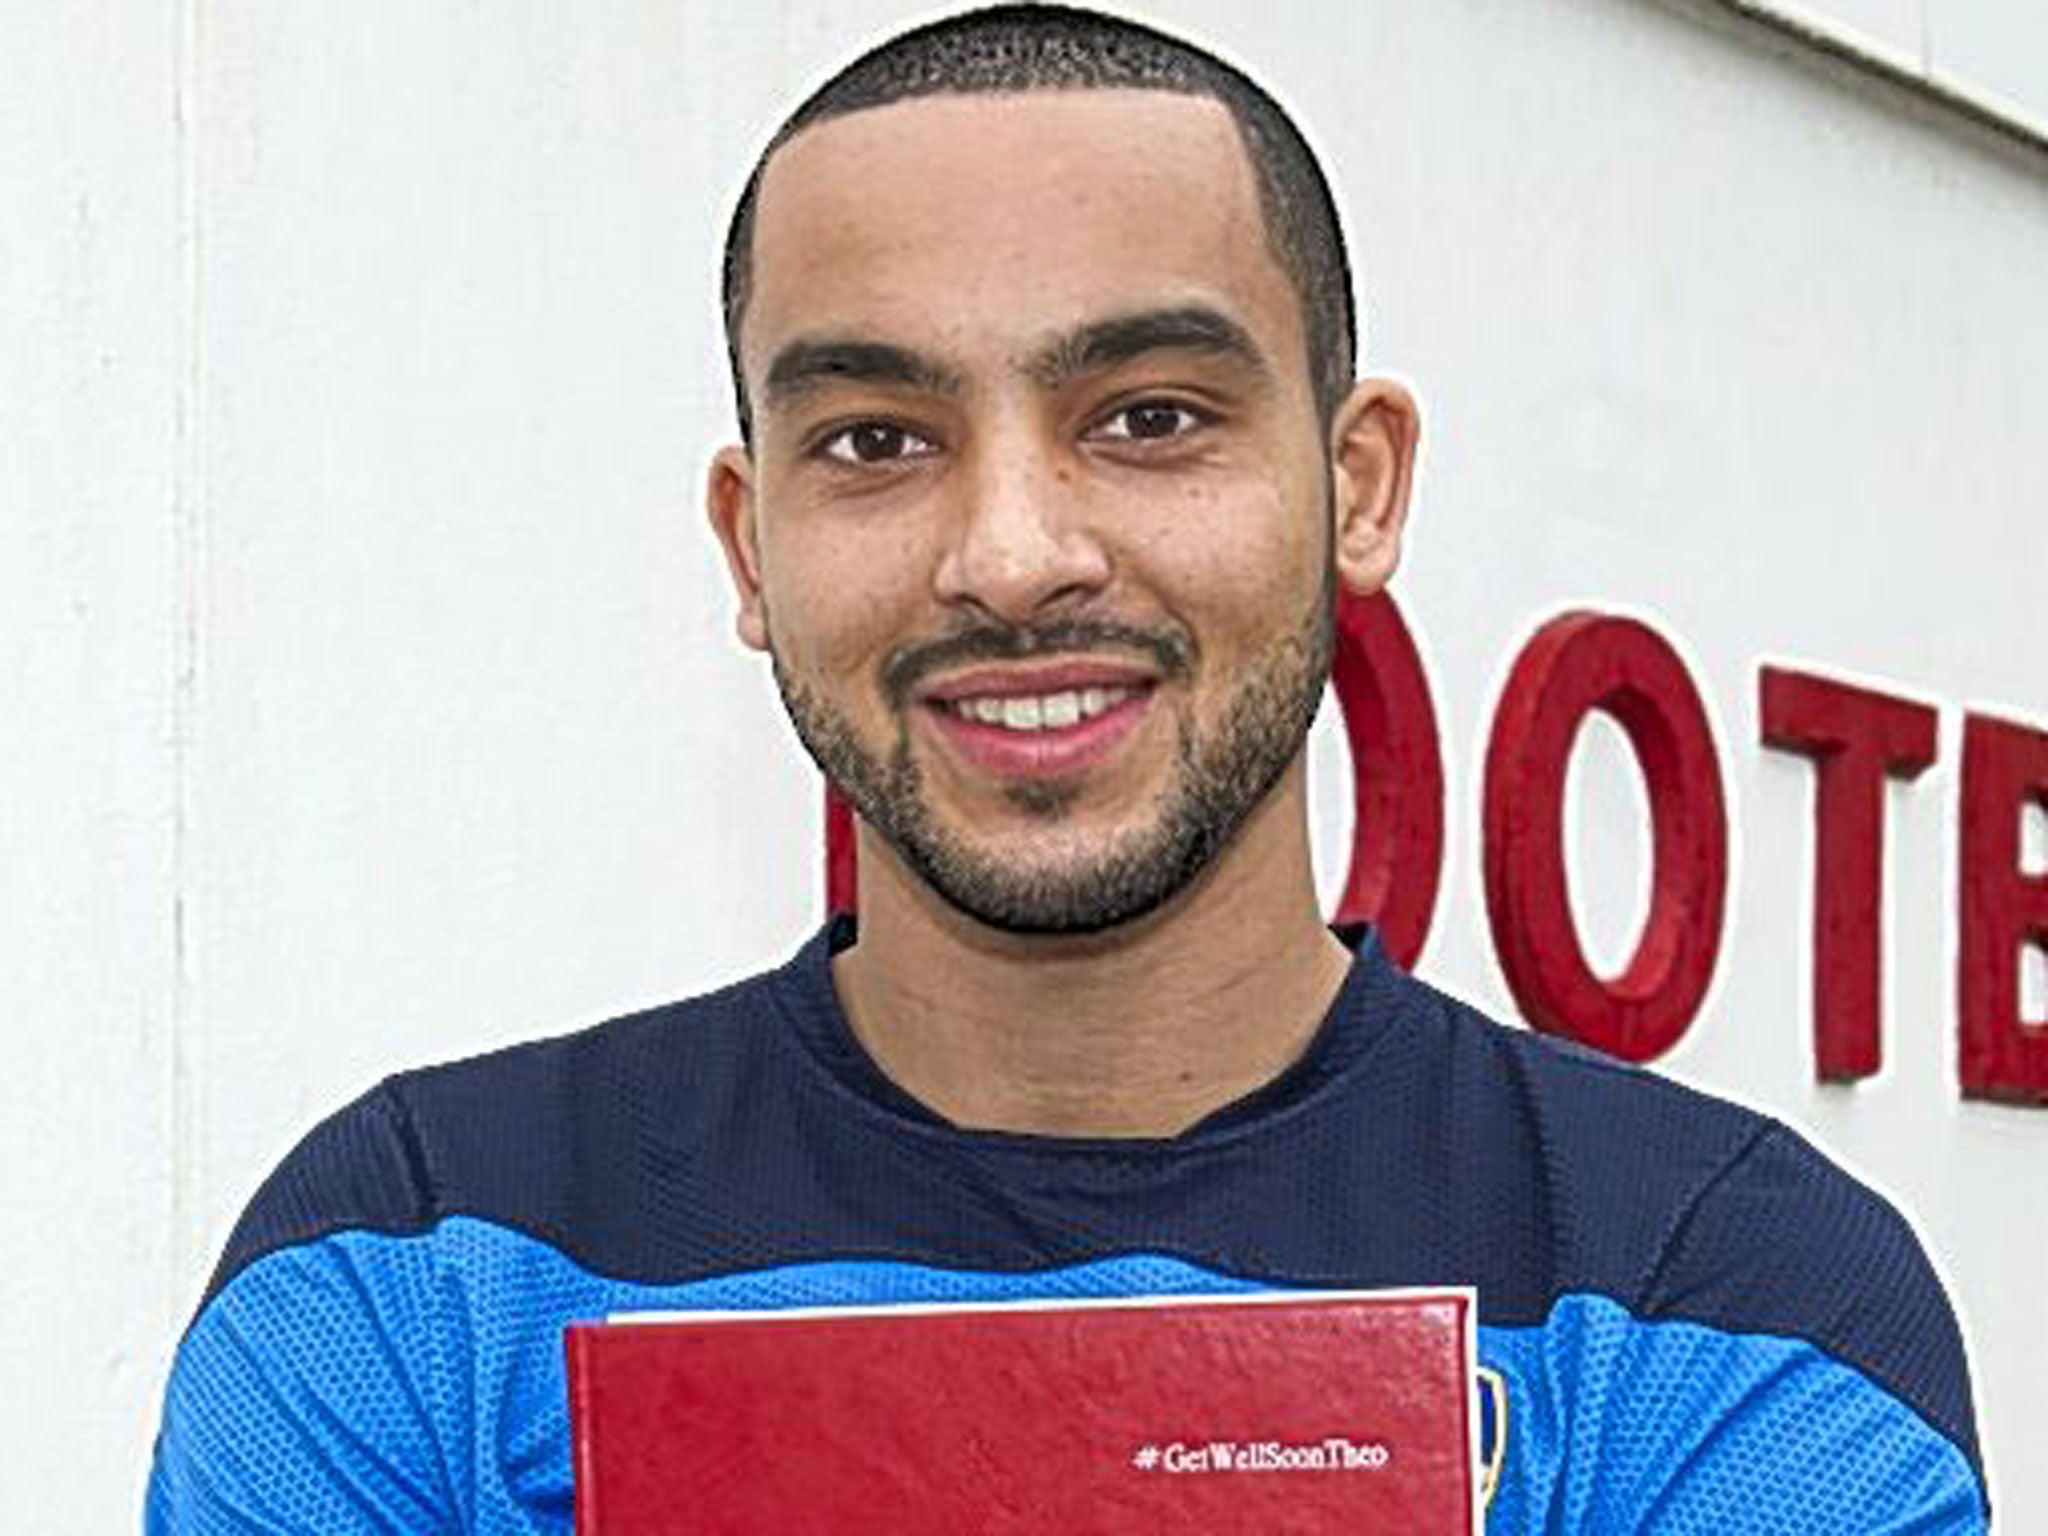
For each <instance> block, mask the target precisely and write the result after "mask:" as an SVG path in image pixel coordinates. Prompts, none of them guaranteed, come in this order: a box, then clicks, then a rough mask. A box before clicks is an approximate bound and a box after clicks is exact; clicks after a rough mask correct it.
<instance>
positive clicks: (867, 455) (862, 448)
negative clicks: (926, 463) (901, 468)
mask: <svg viewBox="0 0 2048 1536" xmlns="http://www.w3.org/2000/svg"><path fill="white" fill-rule="evenodd" d="M823 447H824V451H825V456H826V457H827V458H829V459H836V460H838V461H839V462H840V463H841V464H894V463H898V462H900V461H901V460H903V459H909V458H915V457H918V456H919V455H922V454H926V453H929V452H931V449H932V445H931V444H930V443H929V442H927V441H926V440H925V439H924V438H921V437H919V436H918V435H917V434H916V433H915V432H913V431H911V430H910V429H909V428H908V427H899V426H897V425H896V424H895V423H894V422H890V421H862V422H856V423H855V424H854V425H852V426H850V427H842V428H840V429H839V430H838V431H837V432H834V433H833V434H832V435H831V436H830V437H828V438H826V439H825V441H824V444H823Z"/></svg>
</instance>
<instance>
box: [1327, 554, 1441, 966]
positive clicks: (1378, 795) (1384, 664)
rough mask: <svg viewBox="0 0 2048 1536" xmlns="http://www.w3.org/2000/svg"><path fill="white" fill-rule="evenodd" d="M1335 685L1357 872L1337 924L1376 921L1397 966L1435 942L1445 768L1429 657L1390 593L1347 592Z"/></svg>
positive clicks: (1341, 613)
mask: <svg viewBox="0 0 2048 1536" xmlns="http://www.w3.org/2000/svg"><path fill="white" fill-rule="evenodd" d="M1330 681H1331V682H1332V683H1333V684H1334V685H1335V686H1336V689H1337V704H1338V707H1339V708H1340V709H1342V710H1343V712H1344V734H1345V738H1346V740H1348V741H1349V742H1350V745H1351V784H1352V798H1351V803H1352V816H1353V821H1352V828H1351V869H1350V872H1349V874H1348V875H1347V876H1346V878H1345V882H1344V894H1343V896H1342V898H1341V899H1340V900H1339V901H1338V903H1337V916H1336V921H1338V922H1340V923H1363V922H1370V923H1372V924H1373V925H1374V927H1375V928H1376V929H1377V930H1378V932H1379V938H1380V943H1381V944H1382V945H1383V946H1385V948H1386V951H1387V953H1388V955H1390V956H1391V957H1392V958H1393V961H1394V963H1395V964H1396V965H1399V966H1402V967H1412V966H1413V965H1414V964H1415V961H1416V959H1417V957H1419V956H1420V955H1421V953H1422V944H1423V941H1424V940H1425V939H1427V938H1428V937H1429V921H1430V917H1431V916H1432V914H1434V912H1435V911H1436V896H1437V886H1438V882H1439V880H1440V878H1441V876H1442V872H1443V856H1444V765H1443V757H1442V753H1441V751H1440V749H1439V746H1438V742H1437V729H1436V708H1435V706H1434V705H1433V704H1432V703H1431V702H1430V696H1429V679H1428V678H1427V677H1426V676H1424V675H1423V671H1422V658H1421V657H1420V656H1419V655H1417V654H1416V651H1415V641H1414V639H1413V638H1412V637H1411V636H1410V635H1409V633H1408V626H1407V625H1406V624H1404V623H1403V622H1402V620H1401V611H1400V609H1398V608H1396V607H1395V606H1394V600H1393V599H1392V598H1391V597H1389V596H1387V594H1386V593H1385V592H1379V593H1376V594H1374V595H1373V596H1371V597H1357V596H1354V595H1352V594H1350V593H1346V594H1345V595H1344V598H1343V600H1342V601H1341V602H1340V603H1339V604H1338V607H1337V652H1336V656H1335V658H1334V659H1333V660H1332V662H1331V664H1330Z"/></svg>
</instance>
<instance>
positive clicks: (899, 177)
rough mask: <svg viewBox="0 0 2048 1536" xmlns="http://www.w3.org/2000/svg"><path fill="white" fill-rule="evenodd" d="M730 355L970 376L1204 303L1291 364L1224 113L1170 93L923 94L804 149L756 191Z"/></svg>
mask: <svg viewBox="0 0 2048 1536" xmlns="http://www.w3.org/2000/svg"><path fill="white" fill-rule="evenodd" d="M752 262H753V281H752V291H751V297H750V299H749V304H748V313H747V318H746V323H745V329H744V333H743V336H742V356H743V358H744V359H745V362H746V364H747V367H748V371H749V373H750V374H753V373H754V372H755V370H756V369H757V368H758V367H759V366H760V363H761V360H762V359H763V358H765V357H766V356H768V355H770V353H772V351H773V350H774V349H775V348H776V347H777V346H779V345H781V344H782V343H783V342H784V341H787V340H788V339H790V338H791V337H794V336H797V335H803V334H808V333H858V334H871V335H875V336H877V337H881V338H884V339H888V340H902V341H909V342H912V343H915V344H918V345H923V346H927V347H930V348H933V349H935V350H943V351H945V352H946V353H948V355H952V356H956V357H961V358H969V359H971V358H972V357H974V356H975V355H977V354H980V353H982V352H984V351H991V350H994V351H1001V350H1012V351H1013V350H1014V349H1015V348H1017V347H1019V346H1021V345H1026V344H1028V343H1029V342H1030V341H1032V340H1033V339H1034V338H1037V337H1042V336H1043V335H1044V334H1046V333H1048V332H1050V331H1057V330H1060V329H1063V328H1066V327H1069V326H1071V325H1073V324H1075V323H1076V322H1077V321H1082V320H1086V319H1089V318H1093V317H1095V316H1098V315H1101V314H1110V313H1118V312H1127V311H1133V310H1138V309H1143V308H1147V307H1156V306H1158V305H1160V304H1162V303H1173V304H1187V303H1206V304H1209V305H1211V306H1213V307H1216V308H1219V309H1221V310H1223V311H1224V312H1225V313H1227V314H1230V315H1232V316H1233V317H1234V318H1236V319H1238V320H1239V321H1240V322H1241V323H1243V324H1244V325H1245V327H1246V328H1247V329H1248V330H1249V331H1251V332H1252V333H1253V334H1254V335H1261V336H1262V339H1263V340H1265V341H1266V342H1268V343H1269V344H1271V345H1272V346H1274V347H1276V348H1278V349H1279V351H1278V352H1277V353H1276V355H1279V356H1292V355H1299V343H1298V337H1299V330H1298V326H1299V319H1298V315H1297V314H1296V312H1295V305H1294V300H1293V290H1292V288H1291V286H1290V285H1289V283H1288V280H1287V277H1286V275H1285V273H1284V272H1283V271H1282V270H1281V268H1280V266H1279V263H1278V262H1277V260H1276V259H1275V258H1274V256H1273V254H1272V250H1271V247H1270V246H1269V244H1268V242H1267V238H1266V232H1265V224H1264V220H1263V217H1262V214H1261V209H1260V204H1259V195H1258V185H1257V181H1256V179H1255V177H1254V174H1253V171H1252V167H1251V164H1250V161H1249V159H1248V158H1247V156H1246V153H1245V150H1244V146H1243V142H1242V140H1241V139H1240V137H1239V135H1238V131H1237V127H1236V124H1235V122H1234V121H1233V119H1232V118H1231V116H1230V114H1229V112H1228V110H1227V109H1226V108H1225V107H1224V106H1223V105H1222V104H1221V103H1220V102H1217V101H1214V100H1212V99H1209V98H1207V97H1196V96H1184V95H1177V94H1173V93H1169V92H1163V91H1136V90H1133V91H1125V90H1081V91H1033V92H1018V93H1008V94H1000V95H964V96H932V97H923V98H918V99H915V100H911V101H903V102H895V103H892V104H890V105H888V106H885V107H878V108H873V109H869V110H865V111H860V112H855V113H851V114H849V115H847V116H844V117H839V118H833V119H830V120H828V121H826V122H823V123H820V124H817V125H815V126H813V127H811V128H808V129H805V130H804V131H803V132H801V133H799V134H797V135H796V136H795V137H794V138H792V139H791V140H790V141H789V142H788V143H786V144H785V145H783V147H782V148H781V149H780V150H778V151H777V152H776V154H775V155H774V157H773V158H772V159H771V161H770V162H769V166H768V170H767V172H766V173H765V175H764V176H763V179H762V184H761V189H760V198H759V203H758V206H757V209H756V214H755V225H754V249H753V256H752Z"/></svg>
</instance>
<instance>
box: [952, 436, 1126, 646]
mask: <svg viewBox="0 0 2048 1536" xmlns="http://www.w3.org/2000/svg"><path fill="white" fill-rule="evenodd" d="M963 468H964V469H965V471H966V472H965V473H963V474H961V475H959V476H958V478H957V480H956V494H957V497H958V501H957V503H956V504H955V506H954V507H952V508H951V509H950V517H949V522H948V529H947V536H946V541H945V545H944V547H943V549H942V551H941V553H940V556H939V562H938V566H937V568H936V570H935V571H934V573H933V588H934V591H935V593H936V595H937V597H938V599H939V600H940V601H941V602H943V603H945V604H947V605H948V606H951V607H964V608H973V609H978V610H980V611H981V612H982V613H983V614H984V615H985V616H987V617H991V618H995V619H999V620H1002V621H1004V622H1007V623H1011V624H1022V623H1028V622H1030V621H1032V620H1034V619H1044V618H1046V617H1048V616H1051V615H1053V614H1057V613H1062V612H1066V611H1068V610H1070V609H1073V608H1077V607H1080V606H1082V605H1083V604H1084V603H1085V602H1086V600H1087V599H1089V598H1091V597H1093V596H1095V595H1096V594H1098V593H1100V592H1101V591H1102V590H1103V589H1104V588H1105V587H1107V586H1108V585H1109V581H1110V577H1111V574H1112V565H1111V561H1110V558H1109V553H1108V550H1107V548H1106V547H1105V545H1104V543H1103V541H1102V539H1101V537H1100V536H1099V535H1100V530H1099V529H1098V528H1097V527H1096V525H1095V521H1094V518H1093V517H1092V515H1091V512H1090V507H1089V502H1088V496H1087V487H1086V485H1085V483H1084V477H1083V475H1082V474H1081V472H1080V470H1079V468H1078V466H1075V465H1072V464H1070V463H1065V462H1062V458H1061V455H1060V452H1059V449H1058V448H1057V446H1056V445H1051V444H1046V443H1043V442H1040V441H1038V440H1037V439H1036V435H1035V434H1034V433H1032V432H1031V431H1030V430H1029V429H1028V428H1023V427H1019V428H1016V429H1010V430H1005V431H1001V432H997V433H991V434H988V435H985V436H984V437H983V439H982V440H981V441H980V442H979V443H978V444H977V445H976V447H975V449H974V450H973V451H972V453H971V454H970V456H969V458H968V461H967V463H966V464H965V465H964V466H963Z"/></svg>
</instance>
